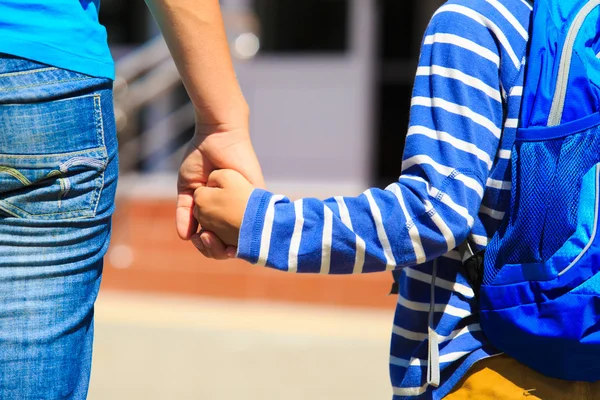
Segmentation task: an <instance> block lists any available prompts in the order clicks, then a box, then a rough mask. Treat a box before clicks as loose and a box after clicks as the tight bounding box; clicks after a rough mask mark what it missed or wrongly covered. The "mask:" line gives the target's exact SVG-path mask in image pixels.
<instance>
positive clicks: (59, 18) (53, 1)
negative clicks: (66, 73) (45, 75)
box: [0, 0, 115, 79]
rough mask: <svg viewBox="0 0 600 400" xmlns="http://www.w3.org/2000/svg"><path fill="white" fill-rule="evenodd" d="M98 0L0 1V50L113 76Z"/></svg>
mask: <svg viewBox="0 0 600 400" xmlns="http://www.w3.org/2000/svg"><path fill="white" fill-rule="evenodd" d="M99 7H100V0H0V53H6V54H11V55H14V56H18V57H23V58H27V59H30V60H33V61H38V62H40V63H44V64H48V65H52V66H55V67H59V68H64V69H68V70H71V71H76V72H81V73H83V74H87V75H91V76H96V77H105V78H110V79H114V76H115V68H114V63H113V60H112V56H111V54H110V51H109V49H108V44H107V42H106V29H105V28H104V27H103V26H102V25H101V24H100V22H98V9H99Z"/></svg>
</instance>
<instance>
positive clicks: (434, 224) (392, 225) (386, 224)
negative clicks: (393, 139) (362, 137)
mask: <svg viewBox="0 0 600 400" xmlns="http://www.w3.org/2000/svg"><path fill="white" fill-rule="evenodd" d="M499 55H500V49H499V45H498V40H497V38H496V37H495V33H494V32H492V29H490V27H489V26H486V24H482V23H481V22H480V21H478V20H477V18H475V19H474V18H473V17H472V16H464V15H462V14H460V13H455V12H453V11H452V9H450V10H448V11H443V8H442V9H441V11H438V13H436V15H435V16H434V17H433V19H432V21H431V23H430V25H429V27H428V30H427V32H426V34H425V39H424V41H423V46H422V50H421V56H420V61H419V68H418V71H417V76H416V80H415V86H414V91H413V98H412V104H411V116H410V126H409V130H408V135H407V139H406V147H405V152H404V159H403V162H402V171H403V172H402V175H401V176H400V178H399V179H398V181H397V182H395V183H393V184H391V185H390V186H388V187H387V188H386V189H385V190H380V189H369V190H367V191H366V192H364V193H363V194H361V195H359V196H357V197H335V198H331V199H327V200H325V201H321V200H317V199H300V200H297V201H294V202H292V201H290V200H289V199H288V198H286V197H284V196H279V195H274V194H272V193H269V192H267V191H264V190H260V189H256V190H254V191H253V192H252V194H251V196H250V198H249V201H248V204H247V207H246V212H245V214H244V218H243V223H242V226H241V230H240V235H239V241H238V257H240V258H243V259H245V260H247V261H249V262H251V263H255V264H259V265H264V266H269V267H272V268H276V269H279V270H285V271H293V272H307V273H331V274H349V273H363V272H376V271H384V270H393V269H397V268H399V267H402V266H409V265H415V264H419V263H422V262H424V261H426V260H430V259H433V258H435V257H438V256H440V255H442V254H444V253H446V252H448V251H449V250H452V249H454V248H455V247H456V246H458V245H459V244H460V243H461V242H462V241H463V240H464V239H465V238H466V237H467V235H468V234H469V232H470V230H471V227H472V226H473V222H474V219H475V217H476V215H477V212H478V210H479V207H480V205H481V201H482V197H483V193H484V191H485V188H486V184H487V182H488V175H489V171H490V168H491V166H492V160H493V159H494V157H495V155H496V152H497V149H498V144H499V138H500V132H501V127H502V122H503V102H502V96H501V93H500V90H501V89H500V78H499V62H500V56H499ZM399 134H401V133H400V132H399Z"/></svg>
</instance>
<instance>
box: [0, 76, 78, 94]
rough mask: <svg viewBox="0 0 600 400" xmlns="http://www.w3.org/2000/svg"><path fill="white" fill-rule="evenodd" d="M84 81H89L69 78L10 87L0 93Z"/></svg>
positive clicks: (0, 90)
mask: <svg viewBox="0 0 600 400" xmlns="http://www.w3.org/2000/svg"><path fill="white" fill-rule="evenodd" d="M86 79H90V78H89V77H85V78H71V79H63V80H58V81H45V82H41V83H32V84H30V85H24V86H11V87H9V88H6V89H0V92H9V91H14V90H18V89H28V88H32V87H36V86H48V85H55V84H57V83H66V82H75V81H84V80H86Z"/></svg>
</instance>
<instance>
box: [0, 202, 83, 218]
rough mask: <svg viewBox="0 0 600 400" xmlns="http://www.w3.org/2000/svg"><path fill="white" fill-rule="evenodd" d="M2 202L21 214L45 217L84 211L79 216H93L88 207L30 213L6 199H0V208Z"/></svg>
mask: <svg viewBox="0 0 600 400" xmlns="http://www.w3.org/2000/svg"><path fill="white" fill-rule="evenodd" d="M2 204H7V205H9V206H10V207H14V208H16V209H17V210H19V211H21V212H22V213H23V214H26V215H28V216H30V217H47V216H50V215H65V214H74V213H84V215H82V216H81V217H79V218H85V217H89V216H93V215H89V214H91V213H92V210H90V209H89V208H80V209H77V210H70V211H62V212H57V213H45V214H31V213H29V212H27V211H25V210H23V209H22V208H21V207H18V206H15V205H14V204H12V203H10V202H8V201H6V200H0V208H3V207H2ZM17 217H18V218H22V217H21V216H20V215H19V216H17ZM65 219H78V218H65Z"/></svg>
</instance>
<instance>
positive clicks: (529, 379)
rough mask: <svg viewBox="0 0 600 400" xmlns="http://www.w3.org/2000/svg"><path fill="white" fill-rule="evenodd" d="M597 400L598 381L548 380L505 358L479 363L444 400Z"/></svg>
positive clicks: (598, 397) (599, 398)
mask: <svg viewBox="0 0 600 400" xmlns="http://www.w3.org/2000/svg"><path fill="white" fill-rule="evenodd" d="M514 399H526V400H538V399H541V400H600V381H599V382H594V383H588V382H570V381H563V380H560V379H554V378H547V377H545V376H543V375H541V374H539V373H537V372H535V371H534V370H532V369H530V368H528V367H526V366H525V365H523V364H521V363H519V362H518V361H516V360H515V359H513V358H510V357H508V356H505V355H502V356H496V357H492V358H487V359H484V360H481V361H479V362H477V363H475V365H473V367H471V369H470V370H469V372H468V373H467V375H466V376H465V377H464V378H463V379H462V380H461V381H460V382H459V383H458V384H457V385H456V387H455V388H454V390H453V391H452V392H451V393H450V394H449V395H448V396H446V397H445V398H444V400H514Z"/></svg>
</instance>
